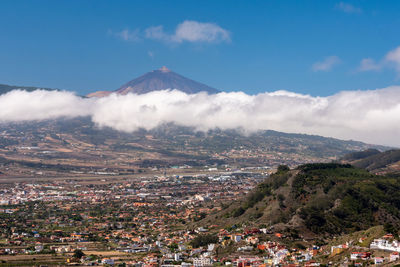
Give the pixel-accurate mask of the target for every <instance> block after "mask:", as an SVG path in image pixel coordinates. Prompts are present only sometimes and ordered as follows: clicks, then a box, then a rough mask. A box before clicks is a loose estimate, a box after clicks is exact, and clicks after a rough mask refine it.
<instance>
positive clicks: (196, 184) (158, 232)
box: [0, 169, 400, 267]
mask: <svg viewBox="0 0 400 267" xmlns="http://www.w3.org/2000/svg"><path fill="white" fill-rule="evenodd" d="M268 176H269V172H268V171H266V170H264V171H260V170H253V171H248V170H236V171H231V172H226V171H225V172H215V170H213V169H210V173H209V174H204V173H200V174H192V175H188V174H185V175H176V174H174V175H173V174H166V173H165V171H164V172H160V174H159V175H158V176H157V175H154V176H147V177H146V176H143V177H131V178H126V177H121V178H119V179H118V178H115V177H111V178H102V177H100V178H98V179H97V180H86V179H76V178H68V179H65V180H62V179H58V180H33V181H29V180H24V181H18V182H12V183H2V184H0V225H1V232H0V234H1V236H0V254H1V255H0V266H11V265H13V264H14V265H24V266H38V265H77V266H92V265H115V266H160V265H161V266H179V265H180V266H213V265H221V264H223V265H233V266H239V267H241V266H277V265H285V266H320V265H322V266H324V265H329V263H330V262H331V263H332V262H334V263H335V264H336V263H338V262H341V261H342V262H343V263H347V264H351V263H354V264H356V266H357V264H358V265H359V266H362V264H365V262H374V263H376V264H378V263H385V262H395V261H397V260H398V259H399V252H400V246H399V242H398V241H397V239H396V238H395V237H394V236H393V235H387V234H386V235H383V234H382V237H381V238H380V239H374V240H371V241H370V244H368V245H367V246H365V242H364V241H365V239H366V237H360V238H359V240H347V241H346V242H344V243H343V244H335V245H334V244H318V242H315V240H314V241H313V240H304V239H303V238H302V236H301V235H300V234H298V233H291V234H288V233H281V232H279V231H277V230H275V229H274V227H273V226H270V225H260V226H259V227H254V226H249V225H250V224H249V225H246V223H244V224H235V225H230V226H229V227H225V226H221V225H215V224H213V222H211V221H207V222H204V218H205V217H206V216H207V214H209V213H212V212H216V211H218V210H221V209H222V208H223V206H224V205H226V204H227V203H230V202H232V201H233V200H236V199H239V198H240V197H242V196H243V195H245V194H246V193H248V192H249V191H250V190H251V189H252V188H254V187H255V186H256V184H257V183H259V182H260V181H263V180H265V179H268ZM382 231H383V230H381V232H380V233H384V232H382ZM363 242H364V246H361V245H360V244H361V243H363ZM375 251H378V252H379V251H380V253H375ZM388 251H389V252H388ZM14 265H13V266H14Z"/></svg>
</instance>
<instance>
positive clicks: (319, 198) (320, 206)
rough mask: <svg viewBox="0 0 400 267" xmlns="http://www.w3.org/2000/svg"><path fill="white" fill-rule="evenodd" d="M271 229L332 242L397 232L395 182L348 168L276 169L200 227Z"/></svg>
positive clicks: (399, 209)
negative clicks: (385, 228)
mask: <svg viewBox="0 0 400 267" xmlns="http://www.w3.org/2000/svg"><path fill="white" fill-rule="evenodd" d="M208 222H210V223H211V222H212V223H213V224H218V225H219V226H221V227H229V226H232V225H235V224H243V223H245V224H247V225H249V224H250V225H252V226H258V227H261V226H273V228H274V229H275V230H277V231H285V230H286V231H289V232H290V231H296V232H299V233H300V232H301V233H302V234H304V236H306V237H307V236H308V237H310V238H312V237H315V236H320V237H321V236H324V237H332V236H337V235H341V234H347V233H352V232H355V231H359V230H363V229H368V228H370V227H372V226H375V225H383V224H387V225H392V226H394V227H399V226H400V177H396V176H394V177H386V176H377V175H374V174H371V173H369V172H368V171H366V170H363V169H359V168H356V167H353V166H351V165H348V164H338V163H319V164H306V165H302V166H299V167H298V168H296V169H294V170H289V168H287V167H284V166H281V167H280V168H279V169H278V171H277V172H276V173H275V174H273V175H271V176H270V178H268V179H267V180H266V181H264V182H262V183H261V184H259V185H258V186H257V187H256V188H255V189H254V190H252V191H251V192H250V193H249V194H247V195H246V197H244V198H243V199H242V200H241V201H238V202H234V203H231V204H230V205H229V206H226V207H225V208H224V209H222V210H221V211H220V212H219V213H217V214H214V215H210V217H208V218H205V219H204V220H203V221H202V223H203V224H207V223H208Z"/></svg>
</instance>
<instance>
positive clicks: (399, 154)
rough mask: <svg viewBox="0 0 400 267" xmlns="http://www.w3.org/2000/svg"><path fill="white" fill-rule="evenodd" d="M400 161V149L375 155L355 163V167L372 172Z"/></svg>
mask: <svg viewBox="0 0 400 267" xmlns="http://www.w3.org/2000/svg"><path fill="white" fill-rule="evenodd" d="M399 161H400V149H396V150H388V151H385V152H381V153H378V154H373V155H370V156H368V157H365V158H363V159H361V160H359V161H356V162H354V163H353V165H355V166H357V167H359V168H364V169H367V170H370V171H374V170H378V169H381V168H385V167H387V166H388V165H391V164H394V163H397V162H399Z"/></svg>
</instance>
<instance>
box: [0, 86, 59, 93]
mask: <svg viewBox="0 0 400 267" xmlns="http://www.w3.org/2000/svg"><path fill="white" fill-rule="evenodd" d="M18 89H20V90H25V91H28V92H32V91H35V90H39V89H40V90H47V91H57V90H59V89H53V88H42V87H35V86H17V85H8V84H0V95H2V94H6V93H8V92H10V91H12V90H18Z"/></svg>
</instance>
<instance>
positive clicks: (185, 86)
mask: <svg viewBox="0 0 400 267" xmlns="http://www.w3.org/2000/svg"><path fill="white" fill-rule="evenodd" d="M166 89H176V90H179V91H182V92H184V93H187V94H196V93H199V92H206V93H208V94H216V93H219V92H220V91H219V90H217V89H215V88H213V87H210V86H208V85H205V84H203V83H199V82H196V81H194V80H191V79H189V78H186V77H184V76H182V75H179V74H177V73H175V72H173V71H171V70H169V69H168V68H167V67H162V68H161V69H158V70H153V71H151V72H148V73H146V74H144V75H142V76H140V77H138V78H136V79H133V80H131V81H129V82H127V83H126V84H124V85H122V86H121V87H120V88H118V89H117V90H115V91H98V92H94V93H91V94H88V96H89V97H102V96H107V95H109V94H111V93H117V94H121V95H126V94H128V93H134V94H146V93H150V92H153V91H160V90H166Z"/></svg>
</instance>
